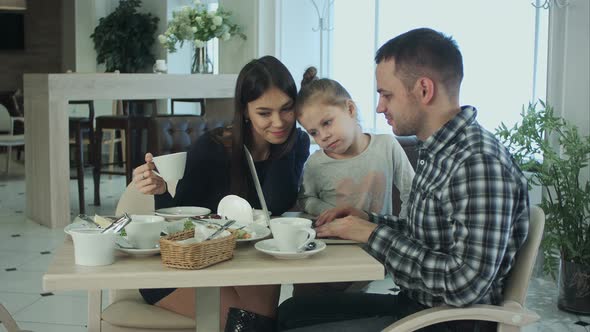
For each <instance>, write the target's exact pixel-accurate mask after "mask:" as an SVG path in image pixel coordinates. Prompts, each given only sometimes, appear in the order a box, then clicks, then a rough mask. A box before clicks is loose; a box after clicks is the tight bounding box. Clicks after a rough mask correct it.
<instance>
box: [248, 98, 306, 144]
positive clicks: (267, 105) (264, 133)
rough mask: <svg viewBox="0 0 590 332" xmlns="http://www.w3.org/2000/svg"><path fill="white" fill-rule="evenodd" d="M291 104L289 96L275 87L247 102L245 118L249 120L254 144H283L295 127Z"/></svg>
mask: <svg viewBox="0 0 590 332" xmlns="http://www.w3.org/2000/svg"><path fill="white" fill-rule="evenodd" d="M293 104H294V102H293V100H292V99H291V98H289V96H287V95H286V94H285V93H284V92H283V91H281V90H279V89H277V88H275V87H272V88H270V89H268V90H267V91H266V92H265V93H264V94H263V95H262V96H260V98H258V99H256V100H253V101H251V102H249V103H248V112H247V115H246V118H247V119H249V120H250V124H251V128H252V135H253V137H254V142H263V140H264V141H266V142H268V143H270V144H282V143H284V142H285V141H286V140H287V138H288V137H289V133H291V130H292V129H293V126H294V125H295V111H294V110H293Z"/></svg>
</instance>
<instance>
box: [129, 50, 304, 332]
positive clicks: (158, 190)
mask: <svg viewBox="0 0 590 332" xmlns="http://www.w3.org/2000/svg"><path fill="white" fill-rule="evenodd" d="M296 96H297V87H296V85H295V81H294V80H293V77H292V76H291V74H290V73H289V70H288V69H287V68H286V67H285V66H284V65H283V64H282V63H281V62H280V61H279V60H277V59H276V58H274V57H272V56H265V57H262V58H260V59H256V60H253V61H251V62H250V63H248V64H247V65H246V66H244V68H242V70H241V71H240V74H239V75H238V80H237V82H236V90H235V97H234V98H235V115H234V121H233V125H232V126H231V127H228V128H219V129H216V130H212V131H211V132H209V133H206V134H204V135H203V136H202V137H201V138H200V139H199V140H198V141H197V142H196V143H195V144H194V145H193V146H192V147H191V149H190V150H189V152H188V155H187V162H186V168H185V173H184V176H183V178H182V180H180V181H179V182H178V185H177V187H176V192H175V195H174V197H172V195H170V193H168V191H167V187H166V183H165V182H164V181H163V180H162V179H161V178H160V177H158V176H157V175H155V174H154V173H153V172H152V171H151V170H153V169H155V166H154V163H153V162H152V155H151V154H149V153H148V154H146V157H145V160H146V163H145V164H144V165H142V166H139V167H138V168H136V169H135V170H134V171H133V182H134V184H135V186H136V187H137V189H138V190H139V191H141V192H142V193H144V194H148V195H154V199H155V203H156V208H163V207H173V206H203V207H207V208H209V209H211V210H213V211H215V210H216V209H217V204H218V203H219V201H220V200H221V199H222V198H223V197H224V196H226V195H228V194H235V195H238V196H241V197H244V198H245V199H246V200H248V201H249V202H250V203H251V204H252V205H253V206H254V207H256V208H260V202H259V199H258V197H257V195H256V190H255V187H254V184H253V179H252V177H251V176H250V171H249V169H248V165H247V162H246V159H245V156H244V149H243V146H244V145H246V146H247V147H248V149H249V150H250V152H251V154H252V157H253V159H254V164H255V166H256V172H257V173H258V177H259V179H260V182H261V186H262V191H263V193H264V198H265V200H266V202H267V205H268V209H269V211H272V212H273V213H274V214H276V215H280V214H282V213H283V212H285V211H287V210H288V209H289V208H291V207H292V206H293V205H294V204H295V201H296V199H297V192H298V189H299V183H300V178H301V172H302V169H303V164H304V163H305V161H306V160H307V157H308V156H309V138H308V136H307V135H306V134H305V133H303V132H302V131H301V130H299V129H297V128H296V127H295V112H294V109H293V106H294V103H295V99H296ZM140 292H141V293H142V296H143V297H144V299H145V300H146V301H147V302H148V303H150V304H154V305H156V306H160V307H162V308H165V309H168V310H171V311H174V312H177V313H179V314H182V315H185V316H188V317H194V312H195V303H194V289H186V288H185V289H155V290H154V289H152V290H150V289H145V290H140ZM279 292H280V286H278V285H264V286H242V287H224V288H222V289H221V317H222V319H221V327H222V329H225V330H226V331H234V330H235V328H234V327H235V326H240V327H241V328H244V327H246V329H242V330H240V331H250V330H252V331H272V330H273V329H274V317H275V314H276V307H277V304H278V298H279ZM226 317H227V321H226ZM226 323H227V325H226Z"/></svg>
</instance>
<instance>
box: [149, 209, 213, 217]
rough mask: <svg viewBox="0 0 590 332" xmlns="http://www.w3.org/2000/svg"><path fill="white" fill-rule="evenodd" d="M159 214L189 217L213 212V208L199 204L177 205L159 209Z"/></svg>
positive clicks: (162, 215)
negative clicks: (199, 205)
mask: <svg viewBox="0 0 590 332" xmlns="http://www.w3.org/2000/svg"><path fill="white" fill-rule="evenodd" d="M155 212H156V215H157V216H161V217H164V218H168V219H180V218H188V217H196V216H203V215H206V214H209V213H211V210H209V209H207V208H204V207H198V206H177V207H171V208H164V209H157V210H156V211H155Z"/></svg>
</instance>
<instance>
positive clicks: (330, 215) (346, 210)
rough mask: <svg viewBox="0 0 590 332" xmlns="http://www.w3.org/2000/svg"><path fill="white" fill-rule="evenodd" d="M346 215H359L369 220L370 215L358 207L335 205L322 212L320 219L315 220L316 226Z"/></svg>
mask: <svg viewBox="0 0 590 332" xmlns="http://www.w3.org/2000/svg"><path fill="white" fill-rule="evenodd" d="M346 216H355V217H359V218H361V219H365V220H368V219H369V216H368V215H367V214H366V213H365V212H363V211H361V210H359V209H357V208H353V207H352V206H340V207H335V208H333V209H329V210H326V211H324V212H322V213H321V214H320V215H319V216H318V219H317V220H316V222H315V225H316V227H317V226H321V225H323V224H325V223H329V222H331V221H332V220H334V219H336V218H343V217H346Z"/></svg>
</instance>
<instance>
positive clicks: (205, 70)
mask: <svg viewBox="0 0 590 332" xmlns="http://www.w3.org/2000/svg"><path fill="white" fill-rule="evenodd" d="M191 73H193V74H213V62H212V61H211V59H210V58H209V54H208V52H207V47H206V46H203V47H196V48H195V53H194V54H193V64H192V66H191Z"/></svg>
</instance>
